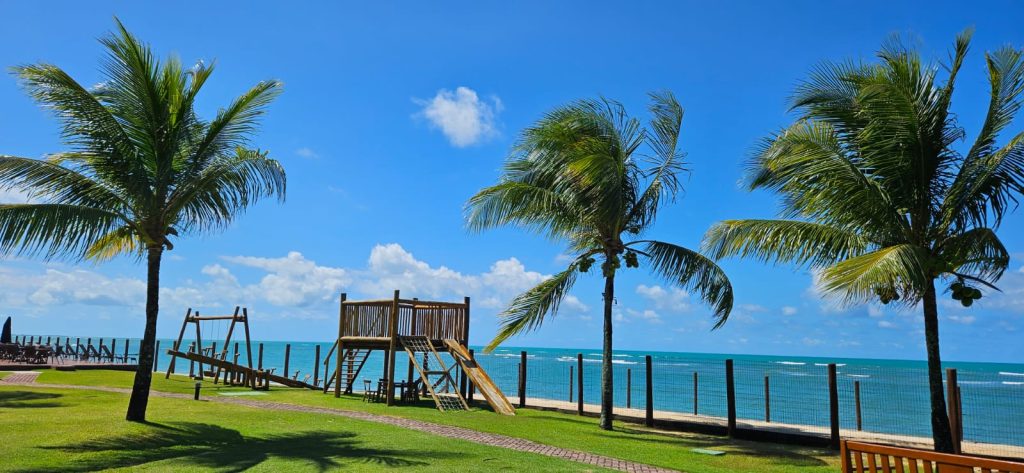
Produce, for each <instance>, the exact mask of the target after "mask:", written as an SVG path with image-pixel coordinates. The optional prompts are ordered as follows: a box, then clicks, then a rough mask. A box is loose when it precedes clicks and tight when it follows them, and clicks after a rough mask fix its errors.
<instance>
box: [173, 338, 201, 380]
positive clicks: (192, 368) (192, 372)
mask: <svg viewBox="0 0 1024 473" xmlns="http://www.w3.org/2000/svg"><path fill="white" fill-rule="evenodd" d="M198 350H199V348H198V347H197V346H196V342H192V343H189V344H188V351H189V352H196V353H198V352H199V351H198ZM172 359H173V358H172ZM171 372H172V373H173V372H174V370H171ZM195 376H196V362H195V361H194V360H188V377H189V378H194V377H195Z"/></svg>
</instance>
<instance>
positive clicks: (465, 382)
mask: <svg viewBox="0 0 1024 473" xmlns="http://www.w3.org/2000/svg"><path fill="white" fill-rule="evenodd" d="M462 302H463V303H464V304H466V309H465V311H463V313H462V346H464V347H466V348H469V296H466V297H464V298H463V299H462ZM470 384H472V383H470V382H469V378H467V377H466V372H465V371H464V370H463V369H462V366H459V388H460V389H461V390H462V397H464V398H467V399H468V398H469V385H470Z"/></svg>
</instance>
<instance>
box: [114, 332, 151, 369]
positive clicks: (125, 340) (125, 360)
mask: <svg viewBox="0 0 1024 473" xmlns="http://www.w3.org/2000/svg"><path fill="white" fill-rule="evenodd" d="M131 342H132V341H131V339H130V338H126V339H124V357H123V359H124V362H125V363H128V345H130V344H131ZM156 342H157V346H156V347H157V348H156V350H155V351H156V353H154V354H153V368H154V369H156V359H157V358H158V357H159V356H160V345H159V343H160V340H157V341H156Z"/></svg>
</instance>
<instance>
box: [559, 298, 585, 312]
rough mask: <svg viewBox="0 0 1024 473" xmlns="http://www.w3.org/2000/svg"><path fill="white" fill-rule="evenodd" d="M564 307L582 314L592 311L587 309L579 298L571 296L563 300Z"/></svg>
mask: <svg viewBox="0 0 1024 473" xmlns="http://www.w3.org/2000/svg"><path fill="white" fill-rule="evenodd" d="M562 307H565V308H567V309H569V310H572V311H575V312H581V313H586V312H587V311H589V310H590V307H587V305H586V304H584V303H583V302H580V299H579V298H578V297H576V296H574V295H571V294H570V295H568V296H565V299H563V300H562Z"/></svg>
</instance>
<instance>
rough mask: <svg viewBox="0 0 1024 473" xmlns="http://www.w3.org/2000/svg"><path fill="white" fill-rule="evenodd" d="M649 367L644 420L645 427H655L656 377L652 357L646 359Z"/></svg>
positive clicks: (648, 356)
mask: <svg viewBox="0 0 1024 473" xmlns="http://www.w3.org/2000/svg"><path fill="white" fill-rule="evenodd" d="M644 361H645V362H646V365H647V415H646V416H645V418H644V425H646V426H648V427H653V426H654V376H653V375H652V374H653V370H652V368H651V355H647V356H646V357H644Z"/></svg>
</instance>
